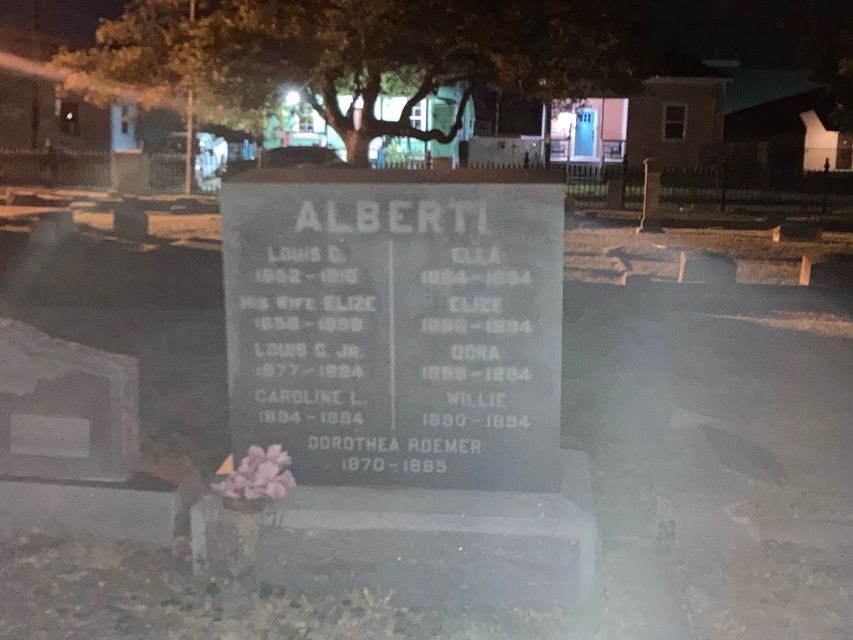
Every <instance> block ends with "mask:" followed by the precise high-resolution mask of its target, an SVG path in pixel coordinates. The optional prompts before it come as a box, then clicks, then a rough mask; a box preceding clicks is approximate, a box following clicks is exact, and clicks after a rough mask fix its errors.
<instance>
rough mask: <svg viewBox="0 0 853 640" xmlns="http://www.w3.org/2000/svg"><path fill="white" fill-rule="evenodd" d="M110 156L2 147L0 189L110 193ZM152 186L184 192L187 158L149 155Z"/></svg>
mask: <svg viewBox="0 0 853 640" xmlns="http://www.w3.org/2000/svg"><path fill="white" fill-rule="evenodd" d="M111 156H112V154H111V153H110V152H109V151H72V150H65V149H62V150H60V149H54V150H52V151H45V150H42V149H11V148H3V147H0V185H11V186H14V185H41V186H47V187H83V188H86V187H88V188H94V189H107V188H109V187H110V184H111V182H112V176H111ZM149 184H150V186H151V188H152V189H153V190H154V191H162V192H179V191H181V189H183V184H184V156H183V155H182V154H171V153H153V154H149Z"/></svg>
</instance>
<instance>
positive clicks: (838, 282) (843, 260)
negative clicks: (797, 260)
mask: <svg viewBox="0 0 853 640" xmlns="http://www.w3.org/2000/svg"><path fill="white" fill-rule="evenodd" d="M800 284H801V285H804V286H811V287H822V288H826V289H851V288H853V255H851V254H848V253H830V254H827V255H825V256H822V257H820V258H811V257H809V256H803V261H802V265H801V267H800Z"/></svg>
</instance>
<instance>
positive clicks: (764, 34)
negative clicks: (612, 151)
mask: <svg viewBox="0 0 853 640" xmlns="http://www.w3.org/2000/svg"><path fill="white" fill-rule="evenodd" d="M593 1H594V0H593ZM647 1H648V2H649V13H650V24H651V25H652V28H653V29H654V31H655V35H656V36H657V39H658V41H659V43H660V44H661V45H667V44H669V43H670V42H674V41H677V42H680V43H681V45H682V46H683V47H684V48H685V49H687V50H689V51H690V52H691V53H693V54H695V55H696V56H697V57H699V58H707V57H727V58H729V57H740V58H741V60H742V63H743V64H744V65H745V66H751V67H782V68H791V67H796V66H797V64H798V61H797V54H796V51H795V50H794V46H793V45H792V43H791V42H790V39H789V38H788V36H786V35H785V34H784V33H782V32H781V30H779V29H777V28H774V27H773V26H771V25H769V24H767V23H766V22H765V21H763V20H761V19H760V18H750V17H749V15H750V14H758V13H760V12H761V10H763V12H764V13H766V14H768V15H780V14H781V13H782V12H783V11H784V9H785V6H786V5H790V4H791V3H793V2H795V1H796V0H704V1H703V0H647ZM845 1H848V2H849V1H850V0H812V2H811V4H812V5H821V6H822V7H823V8H824V11H832V9H833V8H835V7H837V6H840V4H841V3H843V2H845ZM33 2H34V0H0V22H5V23H9V24H13V25H17V26H30V25H31V24H32V14H33V8H32V7H33ZM41 3H42V26H43V28H44V29H45V30H46V31H48V32H50V33H53V34H55V35H60V36H63V37H65V38H68V39H70V40H72V41H74V42H75V43H79V44H87V43H89V42H91V39H92V37H93V33H94V29H95V27H96V26H97V24H98V18H99V17H101V16H104V17H116V16H117V15H119V14H120V13H121V8H122V6H123V5H124V3H125V0H41ZM747 6H751V7H754V8H757V9H758V11H752V10H749V11H744V9H745V8H746V7H747ZM732 12H739V13H740V15H739V16H738V17H736V18H728V19H727V18H726V16H727V15H729V14H731V13H732Z"/></svg>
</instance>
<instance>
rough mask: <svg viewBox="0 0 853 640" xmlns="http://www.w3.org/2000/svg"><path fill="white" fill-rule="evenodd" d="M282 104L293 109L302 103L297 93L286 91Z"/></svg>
mask: <svg viewBox="0 0 853 640" xmlns="http://www.w3.org/2000/svg"><path fill="white" fill-rule="evenodd" d="M284 102H285V104H287V105H288V106H289V107H295V106H296V105H298V104H299V103H300V102H302V96H301V95H299V92H298V91H288V92H287V93H286V94H285V96H284Z"/></svg>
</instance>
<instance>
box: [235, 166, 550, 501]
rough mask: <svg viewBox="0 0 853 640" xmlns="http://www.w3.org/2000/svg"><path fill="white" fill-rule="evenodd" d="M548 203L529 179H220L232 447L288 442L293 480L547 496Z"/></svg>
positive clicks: (545, 190) (545, 189) (546, 189)
mask: <svg viewBox="0 0 853 640" xmlns="http://www.w3.org/2000/svg"><path fill="white" fill-rule="evenodd" d="M451 175H452V174H451ZM345 176H346V177H349V176H350V172H347V173H346V174H345ZM375 176H376V174H371V175H370V176H369V177H370V178H375ZM318 179H320V180H322V175H321V176H319V177H318ZM344 179H346V178H344ZM543 194H544V195H543ZM561 198H562V194H561V192H560V187H559V186H557V185H544V186H543V185H541V184H524V183H520V184H513V185H499V184H485V185H479V184H478V185H472V184H460V183H457V184H453V183H450V184H448V183H443V184H406V183H392V182H388V183H385V184H381V185H376V184H371V183H353V182H342V183H340V184H329V185H323V186H322V188H321V187H318V186H317V185H316V184H313V183H311V182H306V183H303V184H293V183H290V184H285V185H270V184H251V183H250V184H233V185H232V186H231V187H230V188H229V189H228V190H227V191H226V193H225V194H224V196H223V204H224V207H226V208H228V212H227V213H226V214H225V218H224V219H223V226H224V251H225V291H226V309H227V317H228V345H229V355H230V360H229V366H230V371H229V374H230V383H231V424H232V437H233V441H234V452H235V454H236V455H235V457H236V458H237V459H239V458H240V457H242V456H243V455H244V454H245V452H246V450H247V449H248V447H249V445H251V444H261V445H268V444H279V443H280V444H283V445H284V446H285V448H286V449H287V450H288V451H290V452H291V454H292V456H293V458H294V468H293V471H294V473H295V474H296V476H297V477H298V478H300V480H301V482H302V483H304V484H327V485H328V484H335V485H370V484H379V485H388V484H393V485H405V486H419V487H431V488H448V489H449V488H453V489H502V490H517V491H538V490H547V491H553V490H556V489H558V488H559V485H560V465H559V461H558V456H559V449H558V448H555V446H554V445H555V443H557V442H559V430H560V425H559V422H560V405H559V389H560V368H561V358H560V348H559V345H560V340H561V328H562V322H561V318H562V300H561V297H562V296H561V291H562V254H563V238H562V229H563V216H562V210H561V208H560V207H561V205H562V199H561ZM552 206H556V207H558V208H557V209H553V210H552V209H551V207H552ZM424 467H426V468H424Z"/></svg>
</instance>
